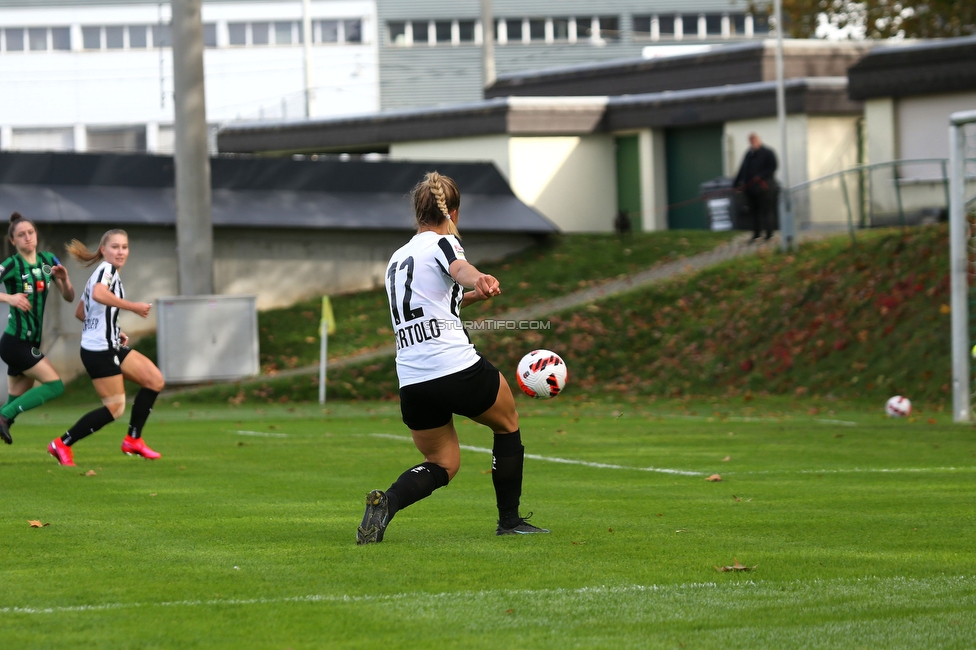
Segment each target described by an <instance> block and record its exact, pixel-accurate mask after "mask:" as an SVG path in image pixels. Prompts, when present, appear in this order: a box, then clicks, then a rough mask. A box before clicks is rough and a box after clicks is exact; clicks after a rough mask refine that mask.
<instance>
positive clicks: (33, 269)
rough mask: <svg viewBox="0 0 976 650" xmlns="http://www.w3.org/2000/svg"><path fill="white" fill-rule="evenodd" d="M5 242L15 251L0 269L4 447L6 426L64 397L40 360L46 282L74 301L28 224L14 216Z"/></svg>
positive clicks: (64, 275) (63, 273) (0, 431)
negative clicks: (6, 310)
mask: <svg viewBox="0 0 976 650" xmlns="http://www.w3.org/2000/svg"><path fill="white" fill-rule="evenodd" d="M7 237H8V238H9V239H10V243H12V244H13V245H14V247H15V248H16V249H17V252H16V253H15V254H14V255H12V256H10V257H8V258H7V259H6V260H4V261H3V264H2V265H0V281H2V282H3V284H4V287H5V288H6V291H7V293H5V294H0V301H3V302H5V303H7V304H8V305H10V315H9V316H8V317H7V329H5V330H4V331H3V335H0V359H3V361H4V363H6V364H7V402H6V404H4V405H3V406H2V407H0V439H2V440H3V441H4V442H5V443H7V444H8V445H9V444H11V443H12V442H13V439H12V438H11V437H10V426H11V425H12V424H13V423H14V418H16V417H17V415H18V414H20V413H23V412H24V411H28V410H30V409H32V408H37V407H38V406H40V405H41V404H43V403H44V402H46V401H48V400H50V399H54V398H55V397H57V396H58V395H60V394H61V393H63V392H64V384H63V383H61V378H60V377H59V376H58V373H57V371H55V370H54V366H52V365H51V362H50V361H48V360H47V359H45V358H44V355H43V354H41V332H42V331H43V328H44V324H43V318H44V305H45V303H46V302H47V294H48V291H50V289H51V282H52V281H53V282H54V284H55V285H56V286H57V288H58V291H59V292H61V296H62V297H63V298H64V299H65V300H66V301H68V302H71V301H73V300H74V299H75V290H74V287H72V286H71V280H70V279H69V278H68V271H67V269H65V268H64V267H63V266H62V265H61V262H59V261H58V258H57V257H55V256H54V254H53V253H47V252H43V251H38V250H37V229H36V228H35V227H34V222H33V221H31V220H30V219H26V218H24V217H23V216H21V214H20V213H19V212H14V213H13V214H12V215H10V227H9V228H8V230H7ZM34 382H38V385H37V386H34Z"/></svg>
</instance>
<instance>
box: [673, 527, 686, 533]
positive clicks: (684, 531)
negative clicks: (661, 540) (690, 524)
mask: <svg viewBox="0 0 976 650" xmlns="http://www.w3.org/2000/svg"><path fill="white" fill-rule="evenodd" d="M674 532H676V533H687V532H688V529H687V528H679V529H678V530H676V531H674Z"/></svg>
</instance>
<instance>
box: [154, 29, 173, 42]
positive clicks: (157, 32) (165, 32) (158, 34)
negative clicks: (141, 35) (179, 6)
mask: <svg viewBox="0 0 976 650" xmlns="http://www.w3.org/2000/svg"><path fill="white" fill-rule="evenodd" d="M152 39H153V47H173V32H172V30H171V29H170V26H169V25H153V26H152Z"/></svg>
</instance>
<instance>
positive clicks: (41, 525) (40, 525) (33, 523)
mask: <svg viewBox="0 0 976 650" xmlns="http://www.w3.org/2000/svg"><path fill="white" fill-rule="evenodd" d="M27 523H28V524H30V527H31V528H44V527H45V526H50V525H51V524H45V523H42V522H41V521H40V520H38V519H28V520H27Z"/></svg>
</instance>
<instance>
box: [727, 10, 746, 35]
mask: <svg viewBox="0 0 976 650" xmlns="http://www.w3.org/2000/svg"><path fill="white" fill-rule="evenodd" d="M729 31H730V32H731V33H732V36H745V34H746V17H745V14H731V15H730V16H729Z"/></svg>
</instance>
